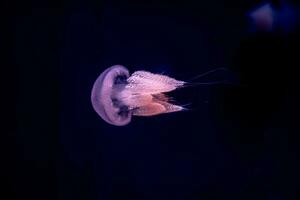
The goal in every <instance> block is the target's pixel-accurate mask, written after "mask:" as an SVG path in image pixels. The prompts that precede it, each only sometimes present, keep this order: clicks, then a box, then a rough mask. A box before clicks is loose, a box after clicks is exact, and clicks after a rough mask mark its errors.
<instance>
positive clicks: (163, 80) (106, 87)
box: [91, 65, 215, 126]
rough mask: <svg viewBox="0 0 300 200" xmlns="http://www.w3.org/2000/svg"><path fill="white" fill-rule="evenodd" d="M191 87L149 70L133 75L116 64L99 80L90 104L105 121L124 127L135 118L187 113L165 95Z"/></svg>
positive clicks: (93, 90) (102, 74) (136, 72)
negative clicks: (180, 112)
mask: <svg viewBox="0 0 300 200" xmlns="http://www.w3.org/2000/svg"><path fill="white" fill-rule="evenodd" d="M212 71H215V70H212ZM212 71H209V72H208V73H210V72H212ZM205 74H207V73H204V74H202V75H201V76H203V75H205ZM198 77H199V76H197V77H195V78H198ZM200 84H206V83H200ZM208 84H211V83H208ZM188 85H191V84H190V83H189V82H185V81H181V80H176V79H174V78H171V77H168V76H166V75H162V74H154V73H151V72H148V71H135V72H134V73H132V74H131V75H130V74H129V71H128V69H127V68H125V67H124V66H122V65H114V66H112V67H109V68H108V69H106V70H105V71H103V72H102V73H101V74H100V76H99V77H98V78H97V79H96V81H95V83H94V85H93V88H92V93H91V102H92V106H93V108H94V110H95V111H96V112H97V113H98V115H99V116H100V117H101V118H102V119H103V120H104V121H106V122H107V123H109V124H112V125H115V126H124V125H127V124H128V123H129V122H130V121H131V118H132V116H154V115H159V114H163V113H172V112H178V111H183V110H187V109H186V108H185V107H184V106H183V105H176V104H173V101H171V100H172V99H171V98H170V97H169V96H168V95H167V94H166V93H168V92H171V91H173V90H176V89H178V88H182V87H185V86H188ZM193 85H195V84H193Z"/></svg>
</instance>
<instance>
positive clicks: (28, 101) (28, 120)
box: [4, 0, 300, 200]
mask: <svg viewBox="0 0 300 200" xmlns="http://www.w3.org/2000/svg"><path fill="white" fill-rule="evenodd" d="M257 3H259V1H233V0H232V1H220V0H210V1H201V2H197V3H196V1H184V2H181V3H176V2H173V3H168V2H166V1H151V2H147V1H143V2H141V1H131V0H129V1H100V0H99V1H91V0H87V1H80V0H75V1H24V2H14V3H11V4H10V5H12V12H10V14H12V24H13V26H12V27H13V62H14V64H15V65H16V66H17V78H16V92H17V93H16V94H17V102H16V111H17V131H16V134H13V135H12V137H10V138H11V139H12V141H15V142H16V143H15V144H16V146H13V147H16V148H14V151H13V152H15V153H16V154H15V153H11V154H10V153H5V152H4V153H5V154H6V157H7V158H9V161H12V160H15V159H12V158H16V162H15V163H14V162H11V163H12V165H11V166H10V165H9V168H7V171H4V174H6V175H7V176H6V177H8V179H7V185H8V186H9V190H8V191H9V192H10V194H11V196H14V197H16V198H17V199H51V200H53V199H63V200H67V199H72V200H76V199H84V200H88V199H104V200H106V199H131V200H134V199H139V200H141V199H155V200H159V199H164V200H165V199H172V200H175V199H184V200H192V199H297V197H298V198H300V197H299V189H300V188H299V179H300V172H299V168H300V161H299V153H300V151H299V139H298V137H297V135H298V134H299V128H298V121H299V115H298V108H299V105H298V103H299V98H297V93H298V91H299V88H298V87H297V83H298V82H299V79H298V73H297V68H298V67H299V66H300V65H299V64H300V63H299V50H297V49H299V29H297V28H295V29H294V30H293V31H291V32H289V33H287V34H285V33H283V32H282V31H280V30H274V31H273V32H271V33H260V32H251V31H250V28H249V19H248V18H247V16H246V13H247V12H248V11H249V9H251V8H253V7H255V5H256V4H257ZM295 49H296V50H295ZM114 64H122V65H124V66H126V67H127V68H128V69H129V70H130V71H131V72H133V71H136V70H141V69H142V70H148V71H151V72H155V73H162V72H163V73H164V74H167V75H170V76H171V77H175V78H177V79H179V80H188V79H189V78H192V77H194V76H196V75H199V74H201V73H204V72H206V71H208V70H211V69H214V68H217V67H226V68H228V69H230V71H231V73H232V74H234V75H235V76H236V77H237V79H238V80H239V81H238V83H236V82H235V84H219V85H211V86H199V87H192V88H186V89H183V90H182V91H178V92H175V94H174V95H175V96H177V97H178V100H179V101H180V102H181V103H183V104H185V103H192V107H193V108H194V109H192V110H191V111H188V112H181V113H173V114H166V115H161V116H156V117H150V118H137V117H135V118H133V120H132V122H131V123H130V124H129V125H128V126H124V127H114V126H111V125H109V124H106V123H105V122H104V121H103V120H102V119H101V118H100V117H99V116H97V114H96V113H95V112H94V110H93V108H92V106H91V103H90V92H91V88H92V85H93V83H94V81H95V80H96V78H97V77H98V75H99V74H100V73H101V72H102V71H103V70H104V69H106V68H107V67H110V66H112V65H114ZM297 66H298V67H297ZM217 74H219V75H215V76H214V75H212V76H209V77H205V79H200V80H199V79H198V81H214V80H215V79H218V78H220V77H221V78H222V77H224V76H227V75H226V73H224V74H222V73H221V75H220V73H217ZM230 81H233V80H232V79H230ZM8 146H9V145H8ZM5 180H6V179H5Z"/></svg>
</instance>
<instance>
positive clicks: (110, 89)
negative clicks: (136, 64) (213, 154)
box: [91, 65, 131, 126]
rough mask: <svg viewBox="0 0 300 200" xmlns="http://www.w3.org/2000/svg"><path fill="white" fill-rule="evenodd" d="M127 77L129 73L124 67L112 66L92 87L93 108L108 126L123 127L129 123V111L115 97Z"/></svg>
mask: <svg viewBox="0 0 300 200" xmlns="http://www.w3.org/2000/svg"><path fill="white" fill-rule="evenodd" d="M128 77H129V72H128V70H127V69H126V68H125V67H123V66H121V65H114V66H112V67H110V68H108V69H106V70H105V71H104V72H102V73H101V74H100V76H99V77H98V78H97V79H96V81H95V83H94V85H93V89H92V94H91V101H92V105H93V108H94V110H95V111H96V112H97V113H98V115H99V116H100V117H101V118H102V119H103V120H104V121H106V122H107V123H109V124H113V125H116V126H123V125H126V124H128V123H129V122H130V121H131V111H130V110H129V109H128V107H126V105H122V104H121V103H120V102H118V99H117V97H116V94H117V93H118V92H119V91H120V90H121V88H122V87H124V85H125V84H126V79H127V78H128Z"/></svg>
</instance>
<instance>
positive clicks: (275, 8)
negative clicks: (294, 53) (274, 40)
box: [248, 1, 300, 32]
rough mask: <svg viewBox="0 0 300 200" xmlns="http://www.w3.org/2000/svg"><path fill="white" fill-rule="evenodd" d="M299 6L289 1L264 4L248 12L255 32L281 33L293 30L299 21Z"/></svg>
mask: <svg viewBox="0 0 300 200" xmlns="http://www.w3.org/2000/svg"><path fill="white" fill-rule="evenodd" d="M299 11H300V10H299V6H296V5H295V4H292V3H291V2H289V1H279V2H277V3H276V4H275V3H264V4H260V5H258V6H256V7H255V8H254V9H252V10H250V12H248V17H249V18H250V20H251V22H252V24H253V25H254V26H253V28H254V30H255V31H265V32H272V31H274V30H275V29H280V30H282V31H283V32H290V31H292V30H294V28H295V26H296V25H297V24H298V23H299V21H300V16H299Z"/></svg>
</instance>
